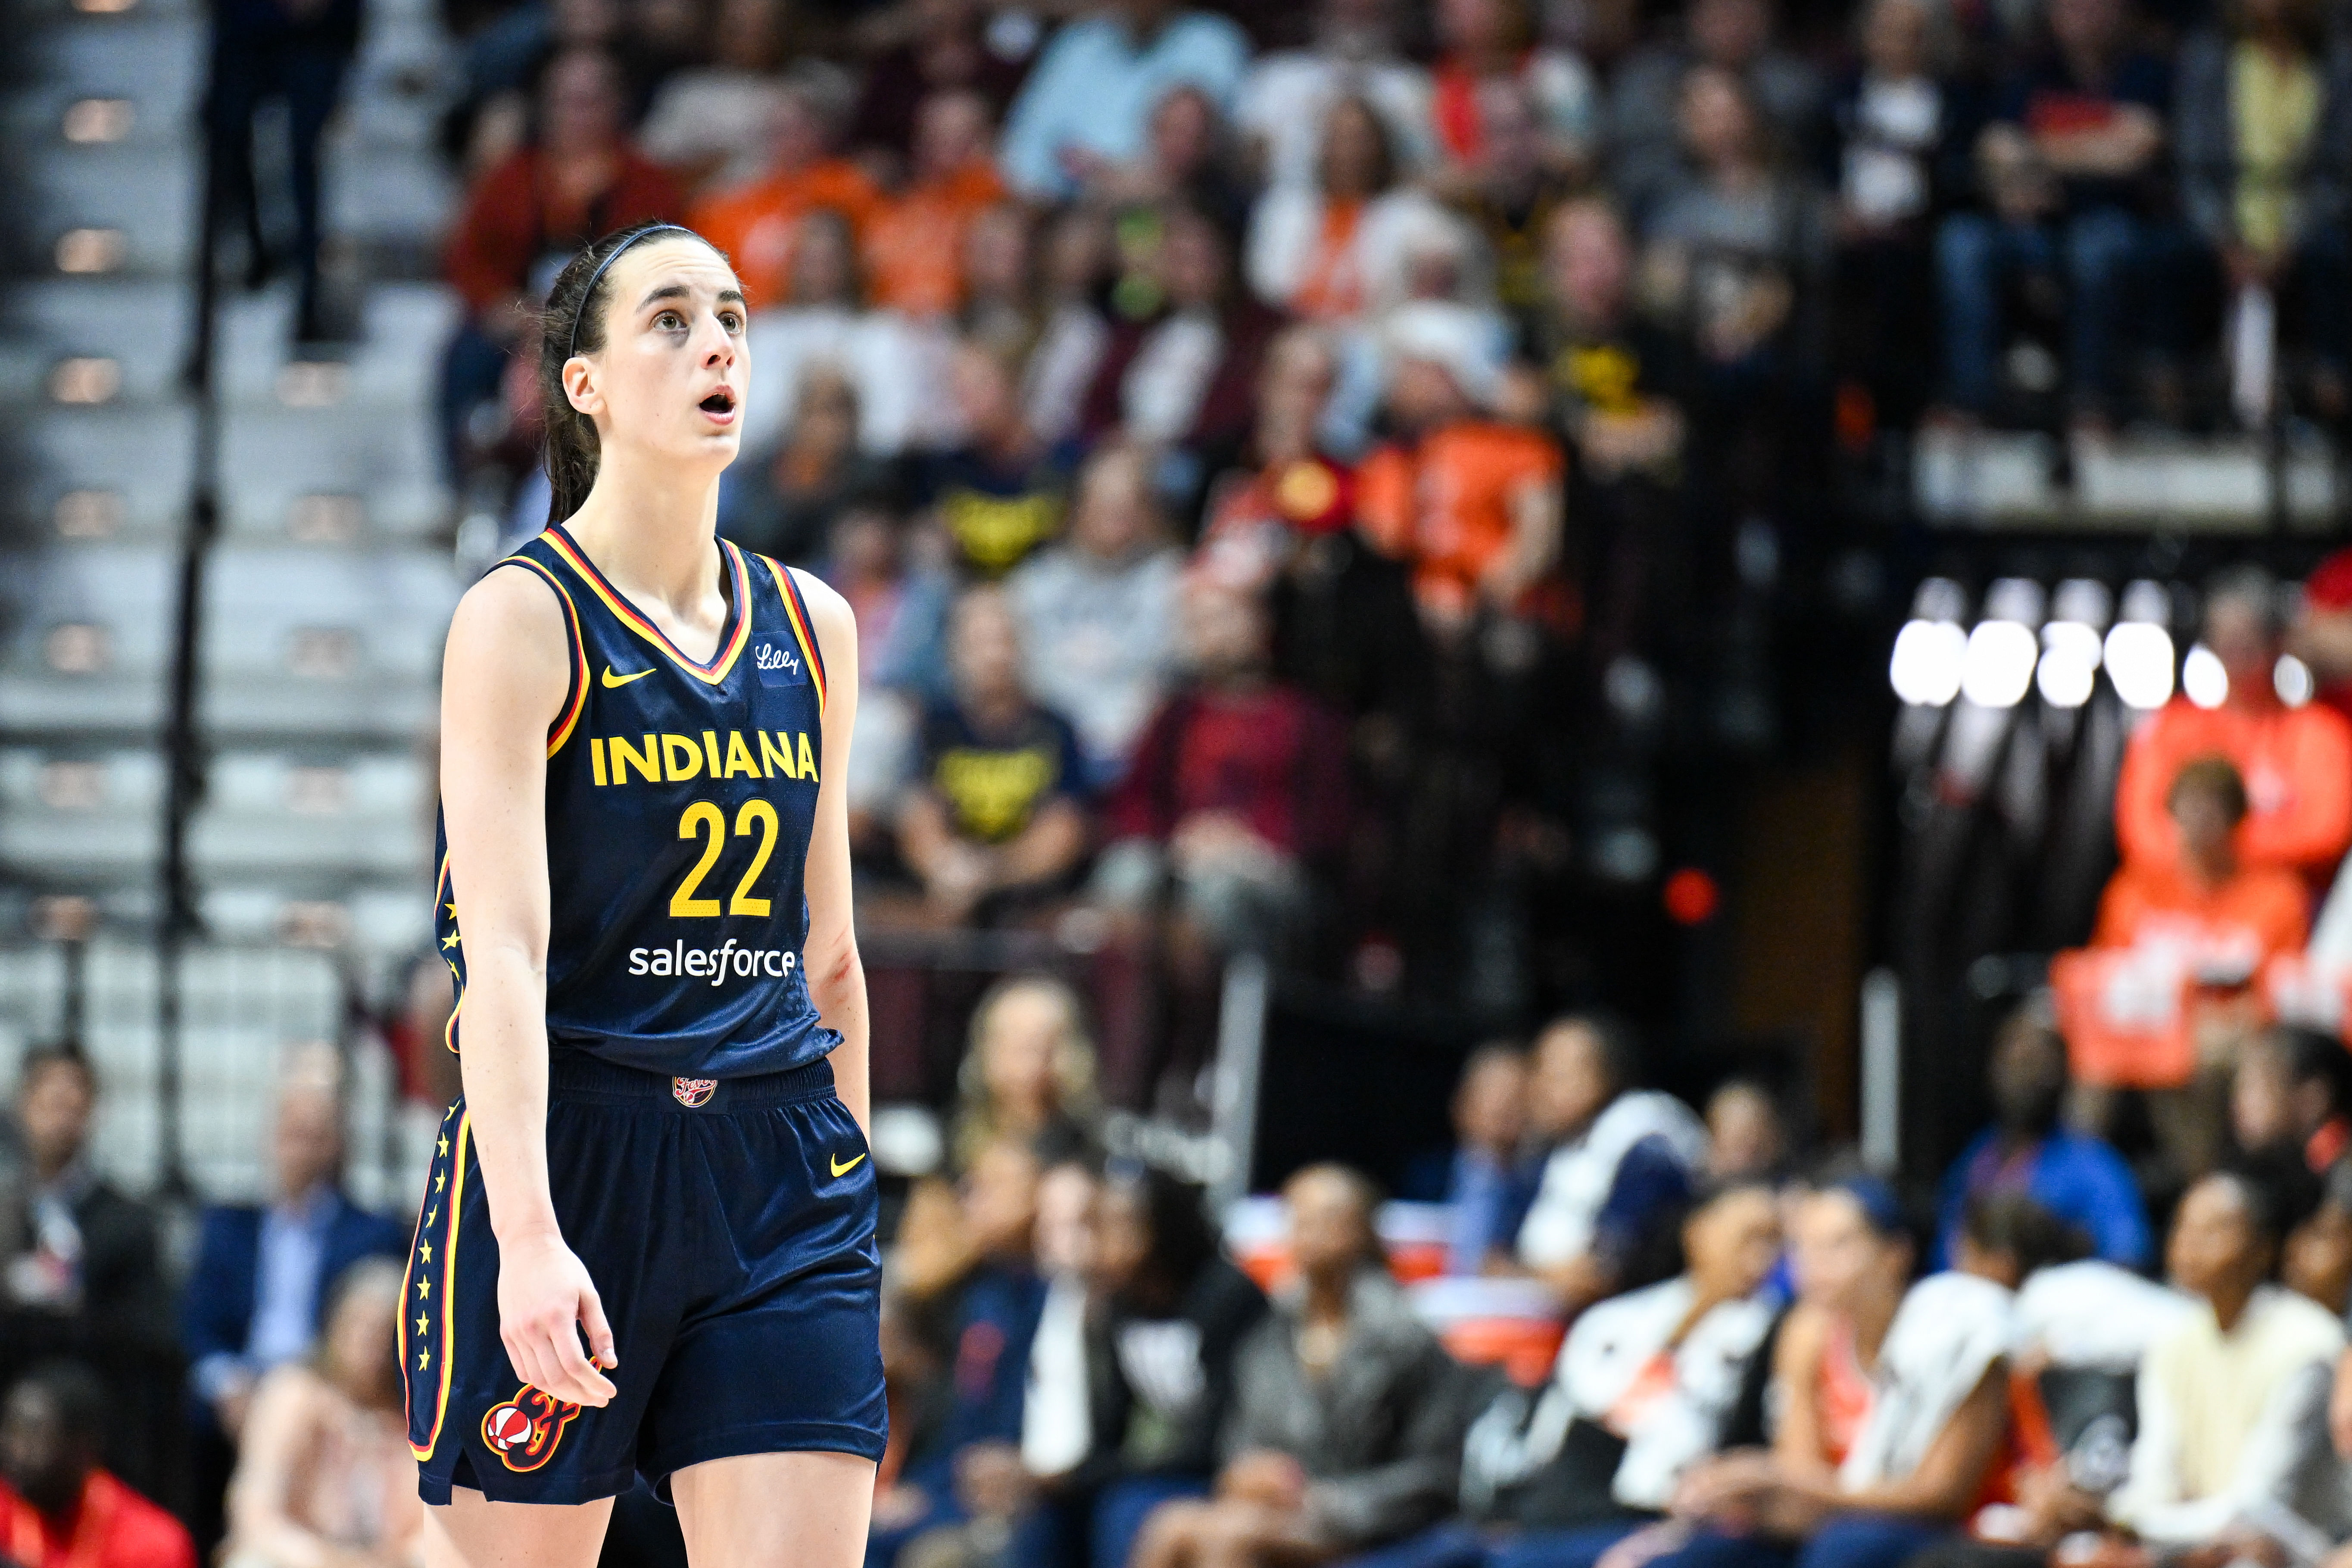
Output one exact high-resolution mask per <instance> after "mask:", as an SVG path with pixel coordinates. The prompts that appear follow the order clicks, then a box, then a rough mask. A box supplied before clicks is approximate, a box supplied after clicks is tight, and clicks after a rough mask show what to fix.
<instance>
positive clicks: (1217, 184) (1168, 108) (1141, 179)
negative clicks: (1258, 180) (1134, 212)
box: [1072, 82, 1249, 233]
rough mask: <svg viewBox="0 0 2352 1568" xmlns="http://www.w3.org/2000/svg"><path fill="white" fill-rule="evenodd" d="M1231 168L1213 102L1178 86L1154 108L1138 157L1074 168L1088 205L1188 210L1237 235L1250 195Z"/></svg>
mask: <svg viewBox="0 0 2352 1568" xmlns="http://www.w3.org/2000/svg"><path fill="white" fill-rule="evenodd" d="M1234 162H1235V155H1234V149H1233V146H1232V143H1231V142H1230V140H1229V139H1228V137H1227V134H1226V128H1225V122H1224V115H1223V111H1222V110H1220V109H1219V107H1218V104H1217V100H1215V99H1214V98H1212V97H1211V96H1210V95H1209V94H1208V93H1207V92H1206V91H1204V90H1202V89H1201V88H1200V87H1199V86H1197V85H1195V84H1194V83H1192V82H1178V83H1177V84H1176V85H1175V86H1173V87H1171V88H1170V89H1168V90H1167V91H1166V92H1163V93H1162V94H1160V98H1159V100H1158V101H1157V102H1156V103H1154V104H1153V105H1152V109H1151V118H1150V121H1149V124H1148V126H1147V129H1146V132H1145V135H1144V141H1143V150H1142V151H1141V153H1139V154H1138V155H1137V156H1136V157H1135V158H1134V159H1133V160H1131V161H1129V162H1127V163H1118V162H1114V161H1112V160H1109V159H1101V158H1096V157H1094V156H1092V155H1091V154H1077V155H1075V157H1074V161H1073V163H1072V167H1073V168H1074V169H1075V170H1076V172H1077V173H1078V174H1079V176H1080V178H1081V180H1082V182H1083V184H1084V187H1085V189H1084V192H1083V194H1082V195H1081V197H1080V199H1081V200H1082V201H1084V202H1086V203H1087V204H1088V205H1093V206H1098V207H1102V208H1105V209H1107V210H1114V211H1115V210H1118V209H1121V208H1137V207H1148V208H1157V207H1169V206H1181V207H1187V208H1190V209H1191V210H1192V211H1194V212H1198V213H1201V214H1203V215H1205V216H1207V217H1208V219H1209V220H1210V221H1211V222H1212V223H1213V224H1215V225H1216V226H1218V227H1219V228H1220V229H1222V230H1224V231H1226V232H1228V233H1238V232H1239V231H1240V229H1241V227H1242V225H1243V224H1244V222H1245V221H1246V220H1247V218H1248V216H1249V193H1248V192H1247V191H1245V190H1244V189H1243V188H1242V186H1241V184H1240V183H1239V182H1238V181H1237V180H1236V179H1235V178H1234Z"/></svg>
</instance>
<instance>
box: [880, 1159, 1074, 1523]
mask: <svg viewBox="0 0 2352 1568" xmlns="http://www.w3.org/2000/svg"><path fill="white" fill-rule="evenodd" d="M1038 1175H1039V1166H1038V1160H1037V1156H1036V1153H1035V1152H1034V1150H1032V1148H1031V1147H1030V1145H1029V1142H1028V1141H1027V1140H1026V1139H1024V1138H1020V1137H1004V1138H999V1139H997V1140H996V1141H994V1142H991V1143H989V1144H987V1145H986V1146H985V1147H983V1148H982V1150H981V1151H980V1152H979V1153H978V1154H977V1155H975V1156H974V1157H973V1159H972V1161H971V1166H970V1168H969V1170H968V1172H967V1173H966V1174H965V1176H964V1178H963V1182H962V1184H961V1192H960V1193H959V1194H958V1195H957V1199H956V1201H955V1202H953V1203H951V1204H947V1205H939V1204H937V1203H936V1201H935V1200H934V1201H927V1202H926V1205H925V1206H924V1209H923V1211H922V1217H921V1218H920V1220H919V1219H918V1214H917V1210H916V1208H915V1207H914V1205H913V1202H912V1200H911V1198H910V1202H909V1206H908V1215H907V1218H906V1220H905V1221H904V1222H903V1223H902V1224H901V1226H900V1232H899V1234H900V1241H899V1247H898V1250H899V1252H900V1253H901V1254H902V1255H903V1254H905V1253H906V1252H907V1251H908V1249H909V1248H910V1247H912V1248H914V1249H916V1250H918V1251H919V1252H921V1253H923V1254H924V1256H922V1257H921V1258H919V1259H904V1260H903V1261H902V1263H901V1266H900V1268H898V1288H899V1289H900V1290H901V1292H902V1293H903V1299H904V1304H905V1305H906V1306H908V1308H909V1309H910V1310H916V1311H927V1312H929V1313H933V1314H936V1315H937V1316H938V1317H939V1318H940V1319H941V1320H942V1321H943V1322H944V1334H943V1343H942V1347H941V1348H942V1354H941V1357H940V1359H941V1362H942V1363H943V1364H944V1366H945V1367H946V1368H947V1384H948V1389H947V1393H946V1395H945V1398H944V1408H943V1410H942V1411H941V1412H940V1416H939V1419H938V1425H937V1426H936V1428H935V1432H934V1434H933V1435H932V1436H931V1439H930V1441H929V1443H928V1444H926V1446H925V1447H924V1448H923V1449H922V1451H920V1452H919V1453H910V1454H908V1456H907V1459H906V1462H905V1464H904V1467H903V1468H901V1470H900V1471H899V1474H898V1484H897V1486H896V1487H895V1488H893V1489H892V1494H893V1495H892V1496H891V1497H890V1499H889V1501H888V1504H887V1508H885V1507H884V1506H883V1505H882V1503H881V1502H880V1501H879V1500H877V1512H878V1513H879V1514H880V1516H881V1517H883V1518H887V1520H888V1521H890V1522H889V1523H887V1525H886V1524H882V1523H878V1522H877V1526H876V1528H875V1529H874V1531H873V1532H872V1534H871V1535H870V1536H869V1538H868V1541H867V1545H866V1563H867V1565H868V1568H890V1564H891V1563H895V1562H896V1561H897V1560H898V1555H899V1552H900V1551H901V1549H902V1548H904V1547H905V1546H906V1545H907V1544H908V1542H911V1541H913V1540H914V1539H915V1538H916V1537H917V1536H919V1535H920V1534H922V1533H923V1532H925V1531H929V1530H934V1529H938V1528H940V1527H944V1526H952V1525H954V1524H957V1523H960V1522H961V1521H963V1520H964V1519H965V1518H966V1517H967V1503H968V1499H967V1496H966V1495H965V1494H964V1493H963V1491H962V1489H961V1486H960V1484H959V1482H960V1479H961V1478H960V1475H959V1472H960V1470H961V1467H962V1465H963V1463H964V1460H965V1458H966V1456H967V1455H969V1454H971V1453H973V1452H987V1451H990V1450H992V1449H993V1448H994V1447H997V1446H998V1445H1002V1444H1009V1443H1018V1442H1019V1441H1020V1437H1021V1418H1022V1404H1023V1393H1024V1387H1025V1385H1026V1384H1027V1381H1028V1371H1029V1349H1030V1342H1031V1341H1032V1340H1033V1339H1034V1337H1035V1335H1036V1332H1037V1322H1038V1317H1039V1314H1040V1313H1042V1312H1043V1310H1045V1281H1044V1280H1042V1279H1039V1278H1038V1276H1037V1266H1036V1257H1035V1232H1036V1225H1037V1181H1038ZM917 1190H918V1192H924V1191H930V1192H936V1191H937V1184H925V1185H924V1186H919V1188H918V1189H917ZM918 1225H920V1226H921V1228H922V1231H923V1234H921V1235H917V1236H909V1235H908V1231H909V1230H910V1229H912V1228H914V1227H916V1226H918ZM910 1265H911V1266H910Z"/></svg>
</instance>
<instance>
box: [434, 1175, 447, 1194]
mask: <svg viewBox="0 0 2352 1568" xmlns="http://www.w3.org/2000/svg"><path fill="white" fill-rule="evenodd" d="M448 1179H449V1173H448V1172H446V1171H436V1172H434V1173H433V1190H434V1191H435V1192H436V1193H437V1192H439V1191H440V1190H441V1184H442V1183H444V1182H446V1181H447V1180H448Z"/></svg>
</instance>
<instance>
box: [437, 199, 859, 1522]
mask: <svg viewBox="0 0 2352 1568" xmlns="http://www.w3.org/2000/svg"><path fill="white" fill-rule="evenodd" d="M744 316H745V312H744V304H743V297H742V294H741V292H740V289H739V286H738V285H737V283H736V279H735V275H734V273H733V271H732V270H731V269H730V267H729V266H728V263H727V261H726V259H725V258H723V257H721V256H720V255H719V253H718V252H717V251H716V250H714V249H712V248H711V247H710V246H709V245H708V244H706V243H705V242H704V241H703V240H702V239H700V238H699V237H697V236H695V235H694V234H692V233H689V232H688V231H687V230H685V229H682V228H677V227H675V226H667V225H649V226H643V227H639V228H635V229H629V230H625V231H624V232H622V233H620V234H616V235H614V236H611V237H607V238H605V239H603V240H600V241H598V242H597V243H596V244H595V245H593V246H592V247H589V248H588V249H587V250H586V251H585V252H583V254H582V255H581V256H579V257H578V258H575V259H574V260H573V261H572V264H571V265H570V266H569V267H568V268H565V269H564V272H563V274H562V277H561V278H560V279H557V281H556V284H555V288H554V290H553V292H552V295H551V299H550V300H549V305H548V314H547V321H546V326H545V345H544V347H543V349H542V352H541V375H540V380H541V396H542V400H543V402H544V404H545V407H546V414H547V426H548V470H549V474H550V477H551V479H553V481H554V500H553V504H552V506H551V517H552V519H553V520H554V521H552V522H551V526H550V527H549V529H548V530H547V531H546V532H544V533H542V534H541V535H540V536H539V537H538V538H537V539H535V540H533V541H531V542H530V543H528V544H526V545H524V546H523V547H522V548H521V549H520V551H518V552H516V553H515V554H514V555H513V556H511V557H509V559H508V560H506V561H504V562H502V563H500V566H501V567H503V568H505V569H504V570H495V571H492V572H491V573H489V574H488V575H487V576H485V577H484V578H483V579H482V581H481V582H480V583H478V584H476V585H475V586H474V588H473V589H472V591H470V592H469V593H467V595H466V597H465V600H464V602H463V603H462V604H460V605H458V608H457V618H456V622H455V624H454V625H453V626H451V627H450V631H449V643H448V651H447V660H446V667H445V669H444V673H443V678H442V723H441V737H442V741H441V743H442V764H441V802H442V819H443V853H442V861H441V875H440V888H439V893H438V896H437V897H438V906H439V907H438V909H437V910H436V919H437V921H438V923H439V930H440V947H441V950H442V956H443V957H444V958H446V960H447V961H448V962H449V964H450V967H451V970H452V972H453V973H455V974H456V975H457V981H458V985H459V1002H458V1008H459V1010H458V1013H457V1015H456V1016H453V1017H452V1018H451V1020H450V1044H451V1046H452V1047H453V1048H459V1049H460V1050H461V1055H460V1060H461V1062H462V1064H463V1072H464V1081H465V1094H464V1096H463V1098H462V1099H461V1100H459V1102H458V1103H457V1105H455V1106H453V1107H451V1108H450V1111H449V1114H448V1117H447V1119H446V1121H445V1122H444V1124H443V1126H442V1130H441V1135H440V1138H439V1141H438V1142H437V1143H436V1158H435V1161H434V1164H433V1171H432V1175H431V1177H430V1179H429V1181H428V1184H427V1187H426V1191H425V1201H424V1204H423V1205H422V1207H421V1209H420V1212H419V1215H418V1226H417V1234H416V1241H415V1247H414V1248H413V1250H412V1253H411V1257H410V1259H409V1266H408V1270H407V1278H406V1289H405V1293H404V1298H403V1300H404V1310H403V1314H402V1322H401V1329H402V1344H401V1365H402V1368H403V1370H404V1373H405V1375H406V1377H407V1380H408V1416H409V1441H410V1444H411V1446H412V1447H414V1448H415V1453H416V1457H417V1462H418V1466H419V1468H420V1475H421V1483H420V1489H421V1490H422V1492H423V1495H424V1497H425V1501H426V1502H427V1503H430V1504H433V1505H436V1506H434V1507H432V1508H430V1509H428V1510H427V1512H428V1514H429V1516H430V1517H429V1520H428V1522H427V1525H426V1541H427V1543H428V1544H427V1555H428V1559H429V1560H430V1561H431V1563H433V1564H434V1565H435V1568H457V1565H458V1564H466V1565H469V1568H586V1565H587V1564H590V1563H593V1562H594V1561H595V1560H596V1556H597V1552H598V1547H599V1544H600V1542H602V1540H603V1538H604V1526H605V1521H606V1519H607V1516H608V1515H609V1513H610V1511H611V1509H612V1498H613V1497H614V1495H615V1494H616V1493H619V1492H621V1491H624V1490H626V1489H628V1487H629V1485H630V1483H631V1479H632V1477H633V1476H634V1475H635V1474H638V1473H642V1474H643V1475H644V1476H645V1477H646V1479H648V1480H649V1481H651V1482H652V1483H653V1484H654V1486H655V1487H656V1489H657V1490H659V1491H661V1492H662V1493H663V1494H664V1495H665V1496H667V1497H670V1498H672V1499H674V1500H675V1501H676V1502H677V1506H678V1510H679V1514H680V1521H681V1523H682V1524H683V1526H684V1528H685V1532H686V1542H687V1548H688V1553H689V1555H690V1556H691V1557H692V1559H693V1561H694V1562H695V1563H696V1564H697V1568H739V1565H745V1564H752V1563H794V1564H800V1563H812V1564H822V1565H828V1568H847V1565H849V1564H851V1563H856V1562H857V1561H859V1560H860V1557H861V1555H862V1552H863V1550H864V1544H865V1539H866V1513H867V1509H868V1506H869V1503H870V1500H871V1498H872V1493H873V1484H874V1472H875V1462H876V1460H877V1459H878V1458H880V1456H881V1453H882V1446H883V1435H884V1434H883V1428H884V1415H883V1400H882V1367H881V1360H880V1354H879V1352H878V1350H877V1333H878V1319H877V1283H878V1279H879V1272H880V1269H879V1258H878V1256H877V1251H876V1248H875V1239H874V1222H875V1190H874V1167H873V1164H872V1163H871V1162H870V1161H869V1160H868V1159H867V1158H866V1139H865V1132H864V1124H865V1120H866V988H865V974H864V971H863V970H862V969H861V968H860V967H859V963H858V958H857V949H856V941H855V938H854V935H853V932H852V928H851V923H850V907H849V843H848V825H847V817H846V807H845V804H844V798H843V783H844V780H845V777H846V772H847V766H848V753H849V736H850V727H851V725H852V723H853V721H855V719H856V706H857V660H856V641H855V627H854V626H853V624H852V621H851V617H850V612H849V608H848V606H847V605H845V604H844V603H843V602H842V600H841V599H840V598H839V597H838V596H837V595H835V594H834V593H832V592H831V591H830V590H828V589H827V588H825V587H824V585H822V584H818V583H816V582H814V581H813V580H811V579H809V578H806V577H803V576H802V575H800V574H797V573H793V572H792V571H790V570H788V569H786V568H784V567H782V566H780V565H778V564H776V563H773V562H771V561H768V560H765V559H764V558H762V557H760V556H756V555H749V554H746V553H744V552H740V551H739V550H737V549H735V548H734V547H733V546H732V545H730V544H727V543H725V542H720V541H719V540H718V539H717V538H716V537H715V535H714V532H713V520H714V518H715V517H716V514H717V505H718V493H719V471H720V470H721V469H723V468H726V467H727V465H728V463H729V462H730V461H731V460H732V459H733V458H734V457H735V453H736V447H737V445H738V442H739V440H740V435H739V432H740V427H741V421H742V418H743V394H744V388H745V386H746V385H747V384H749V382H750V380H751V376H750V366H749V363H748V360H749V345H748V343H747V342H746V341H745V337H744ZM583 1334H584V1338H585V1349H584V1351H583ZM530 1504H538V1505H541V1506H538V1507H530V1506H525V1505H530ZM546 1505H554V1506H546Z"/></svg>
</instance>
